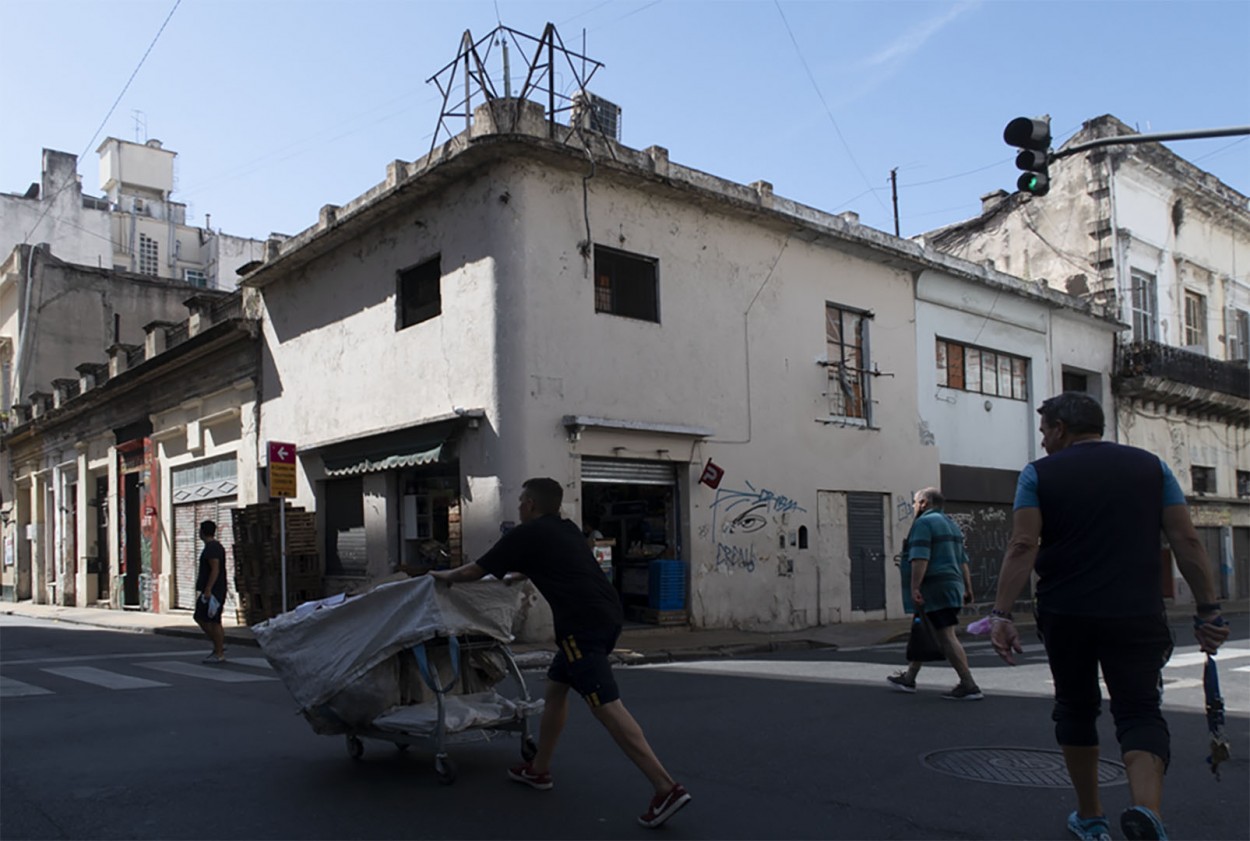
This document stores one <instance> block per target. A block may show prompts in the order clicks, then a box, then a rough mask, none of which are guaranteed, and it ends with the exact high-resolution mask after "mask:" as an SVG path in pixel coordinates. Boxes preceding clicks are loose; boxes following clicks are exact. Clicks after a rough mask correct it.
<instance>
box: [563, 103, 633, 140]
mask: <svg viewBox="0 0 1250 841" xmlns="http://www.w3.org/2000/svg"><path fill="white" fill-rule="evenodd" d="M571 122H572V123H573V124H574V125H577V126H580V127H581V128H582V129H584V130H587V131H595V132H598V133H599V134H603V135H607V136H608V137H611V138H612V139H613V140H620V139H621V106H619V105H617V104H616V103H615V102H609V101H608V100H606V99H604V98H603V97H601V96H595V95H594V94H593V93H591V92H590V91H579V92H578V93H577V94H576V95H575V96H574V97H573V118H572V120H571Z"/></svg>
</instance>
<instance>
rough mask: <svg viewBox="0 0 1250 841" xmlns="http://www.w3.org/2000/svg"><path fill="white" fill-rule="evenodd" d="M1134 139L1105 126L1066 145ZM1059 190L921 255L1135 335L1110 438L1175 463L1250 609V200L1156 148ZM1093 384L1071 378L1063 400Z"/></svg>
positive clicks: (942, 234)
mask: <svg viewBox="0 0 1250 841" xmlns="http://www.w3.org/2000/svg"><path fill="white" fill-rule="evenodd" d="M1132 133H1134V132H1133V130H1132V129H1130V128H1129V127H1128V126H1126V125H1125V124H1124V123H1122V122H1120V121H1119V120H1117V119H1116V118H1115V117H1112V116H1110V115H1106V116H1102V117H1098V118H1096V119H1093V120H1090V121H1088V122H1087V123H1085V125H1084V126H1083V128H1082V129H1081V130H1080V131H1078V132H1077V133H1076V134H1075V135H1073V137H1072V138H1071V139H1070V140H1069V141H1068V144H1069V145H1075V144H1078V143H1083V142H1086V141H1088V140H1093V139H1096V138H1104V137H1114V136H1118V135H1125V134H1132ZM1051 181H1052V184H1051V191H1050V193H1049V195H1047V196H1045V197H1041V198H1037V197H1032V196H1028V195H1024V194H1019V193H1018V194H1015V195H1010V196H1009V195H1007V194H1006V193H1005V192H1003V191H999V192H996V193H992V194H989V195H987V196H984V197H983V199H982V206H983V207H982V213H981V215H980V216H978V217H976V218H974V219H971V220H968V221H966V222H962V223H959V224H956V225H952V226H949V227H946V228H942V229H940V230H937V231H932V232H930V233H927V234H925V235H923V237H922V238H921V239H922V241H923V242H924V243H925V244H927V245H930V246H932V247H934V248H937V249H940V250H942V251H945V252H948V253H950V254H954V255H957V256H960V257H963V258H966V259H969V260H973V261H977V262H985V261H989V262H990V263H992V265H994V266H996V267H997V268H999V269H1001V270H1003V271H1007V272H1010V273H1012V274H1015V275H1018V276H1020V277H1023V278H1025V279H1027V280H1031V281H1036V282H1039V283H1045V284H1047V285H1049V286H1051V287H1053V288H1056V289H1061V290H1063V291H1066V292H1068V293H1070V294H1073V295H1078V296H1081V297H1084V298H1086V299H1088V300H1089V301H1090V302H1091V303H1092V304H1093V305H1095V306H1097V307H1100V308H1102V309H1103V310H1104V311H1105V312H1106V313H1107V314H1109V315H1111V316H1113V317H1116V318H1118V319H1119V320H1120V321H1122V322H1124V323H1125V324H1126V325H1127V328H1126V329H1125V330H1124V331H1123V333H1122V334H1121V336H1120V341H1119V348H1118V351H1117V353H1116V361H1115V366H1114V369H1113V370H1111V371H1105V372H1092V373H1096V374H1100V375H1109V376H1110V377H1111V381H1112V384H1113V391H1114V396H1115V405H1114V409H1113V411H1110V412H1108V421H1109V423H1110V424H1111V428H1110V429H1109V430H1108V434H1109V435H1111V434H1114V435H1115V437H1116V438H1117V440H1119V441H1121V442H1122V443H1126V444H1132V445H1134V446H1140V447H1144V448H1146V449H1149V450H1152V451H1154V452H1157V453H1158V454H1159V455H1160V456H1162V457H1163V458H1165V459H1166V460H1167V461H1168V463H1169V465H1170V466H1171V468H1172V470H1173V471H1174V472H1175V473H1176V476H1177V478H1178V480H1179V481H1180V483H1181V486H1182V488H1184V489H1185V491H1186V492H1187V494H1188V498H1189V501H1190V508H1191V510H1192V512H1193V515H1194V521H1195V523H1196V524H1197V525H1198V529H1199V533H1200V534H1201V536H1202V537H1203V540H1204V542H1205V543H1206V546H1207V552H1208V555H1209V556H1210V557H1211V560H1212V563H1213V565H1214V566H1215V570H1214V571H1215V573H1216V576H1217V579H1218V580H1219V582H1220V587H1221V589H1222V591H1223V595H1224V596H1225V597H1233V596H1236V597H1242V598H1244V597H1246V596H1250V399H1248V398H1250V368H1248V367H1247V359H1248V358H1250V200H1248V199H1247V197H1246V196H1244V195H1242V194H1241V193H1239V192H1237V191H1236V190H1234V189H1232V188H1231V187H1229V186H1228V185H1226V184H1224V183H1223V182H1221V181H1220V180H1219V179H1218V178H1216V177H1215V176H1213V175H1211V174H1210V173H1207V172H1204V171H1202V170H1201V169H1199V168H1198V167H1196V166H1194V165H1193V164H1191V163H1189V162H1188V161H1186V160H1184V159H1183V158H1181V157H1180V156H1179V155H1177V154H1176V153H1174V152H1172V151H1171V150H1170V149H1168V148H1167V147H1165V146H1163V145H1162V144H1159V143H1141V144H1123V145H1111V146H1105V147H1100V148H1095V149H1089V150H1086V151H1085V152H1082V153H1077V154H1074V155H1071V156H1069V157H1065V158H1062V159H1060V160H1058V161H1056V162H1054V163H1053V164H1052V165H1051ZM1088 383H1089V376H1088V373H1082V372H1078V371H1074V372H1072V374H1071V376H1065V378H1064V381H1063V387H1064V388H1065V389H1080V390H1086V388H1087V385H1088ZM1166 584H1167V586H1169V587H1171V586H1173V585H1174V586H1175V587H1176V588H1183V587H1184V584H1183V582H1182V581H1181V580H1180V579H1179V578H1178V577H1176V576H1175V575H1174V576H1173V578H1172V580H1169V581H1168V582H1166ZM1177 592H1178V594H1179V589H1178V590H1177Z"/></svg>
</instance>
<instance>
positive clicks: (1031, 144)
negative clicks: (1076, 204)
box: [1003, 117, 1050, 196]
mask: <svg viewBox="0 0 1250 841" xmlns="http://www.w3.org/2000/svg"><path fill="white" fill-rule="evenodd" d="M1003 140H1005V141H1007V144H1008V145H1009V146H1015V147H1016V148H1017V149H1019V150H1020V154H1018V155H1016V168H1017V169H1022V170H1024V174H1023V175H1021V176H1020V180H1018V181H1017V182H1016V189H1017V190H1019V191H1020V192H1022V193H1029V194H1031V195H1034V196H1044V195H1046V194H1047V193H1049V192H1050V118H1049V117H1046V118H1045V119H1041V120H1034V119H1032V118H1030V117H1016V118H1015V119H1014V120H1012V121H1011V122H1010V123H1008V124H1007V128H1005V129H1003Z"/></svg>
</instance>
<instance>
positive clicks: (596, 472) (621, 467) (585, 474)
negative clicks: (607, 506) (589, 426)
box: [582, 458, 677, 485]
mask: <svg viewBox="0 0 1250 841" xmlns="http://www.w3.org/2000/svg"><path fill="white" fill-rule="evenodd" d="M582 481H583V482H598V483H600V484H611V485H676V484H677V471H676V470H675V469H674V465H673V463H672V462H667V461H629V460H626V459H615V458H583V459H582Z"/></svg>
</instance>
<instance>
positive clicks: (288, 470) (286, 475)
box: [269, 441, 296, 497]
mask: <svg viewBox="0 0 1250 841" xmlns="http://www.w3.org/2000/svg"><path fill="white" fill-rule="evenodd" d="M269 495H270V496H273V497H292V496H295V495H296V492H295V445H294V444H290V443H287V442H285V441H270V442H269Z"/></svg>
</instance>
